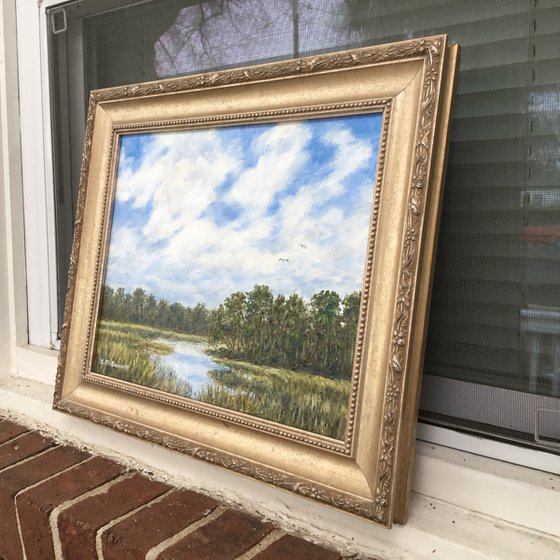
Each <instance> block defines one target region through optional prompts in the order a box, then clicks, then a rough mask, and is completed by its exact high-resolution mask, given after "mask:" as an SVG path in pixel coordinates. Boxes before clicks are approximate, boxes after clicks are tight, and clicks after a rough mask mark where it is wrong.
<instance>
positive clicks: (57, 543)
mask: <svg viewBox="0 0 560 560" xmlns="http://www.w3.org/2000/svg"><path fill="white" fill-rule="evenodd" d="M134 475H135V473H127V474H123V475H121V476H118V477H117V478H114V479H113V480H110V481H109V482H106V483H105V484H103V485H102V486H98V487H97V488H94V489H93V490H90V491H89V492H86V493H85V494H82V495H81V496H78V497H76V498H74V499H72V500H69V501H67V502H64V503H63V504H61V505H59V506H57V507H55V508H54V509H53V510H52V512H51V515H50V518H49V522H50V526H51V534H52V538H53V545H54V556H55V559H56V560H65V559H64V557H63V555H62V542H61V540H60V533H59V531H58V518H59V516H60V514H61V513H62V512H64V511H65V510H67V509H69V508H71V507H72V506H74V505H76V504H78V503H80V502H81V501H83V500H86V499H88V498H91V497H92V496H97V495H99V494H103V493H104V492H107V491H108V490H109V488H111V486H113V485H115V484H117V483H119V482H121V481H123V480H126V479H127V478H131V477H132V476H134Z"/></svg>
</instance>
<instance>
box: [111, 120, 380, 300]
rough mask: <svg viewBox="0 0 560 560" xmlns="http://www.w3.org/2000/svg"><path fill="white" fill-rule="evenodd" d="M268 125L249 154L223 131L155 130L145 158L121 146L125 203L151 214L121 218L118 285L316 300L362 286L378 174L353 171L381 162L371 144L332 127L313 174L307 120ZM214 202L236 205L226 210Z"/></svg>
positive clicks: (120, 189)
mask: <svg viewBox="0 0 560 560" xmlns="http://www.w3.org/2000/svg"><path fill="white" fill-rule="evenodd" d="M343 123H344V121H343ZM261 130H262V132H260V133H257V134H256V135H255V137H254V138H253V141H252V142H251V144H250V146H249V148H248V149H246V151H245V153H244V152H243V151H242V149H241V143H240V141H232V138H233V136H232V135H230V136H228V137H227V141H226V140H225V139H224V138H225V137H224V135H223V134H221V132H220V131H219V130H212V131H196V132H187V133H172V134H169V133H166V134H156V135H155V136H154V138H153V141H152V142H151V143H150V144H149V146H148V147H147V148H146V153H145V155H144V156H143V157H142V158H141V159H142V163H141V164H140V165H139V166H137V167H135V157H134V154H132V153H131V154H126V153H123V158H122V159H121V162H122V163H121V165H122V168H120V170H119V179H118V186H117V197H118V201H120V202H122V203H125V202H126V203H127V204H129V205H130V204H131V205H133V207H134V208H136V210H133V211H131V212H130V216H129V217H130V218H133V217H134V216H135V215H136V214H135V213H138V215H139V214H140V213H143V216H144V218H143V223H138V224H137V223H132V222H134V219H132V220H129V221H131V223H129V224H124V223H119V224H117V225H118V227H117V229H116V231H115V232H114V233H113V235H112V240H111V251H110V260H109V268H110V269H114V270H111V272H110V274H109V277H108V282H109V283H111V285H114V286H115V287H116V286H124V287H127V288H132V287H134V286H136V285H141V286H142V287H145V289H147V290H148V291H151V292H154V293H156V294H157V295H158V297H166V298H167V299H169V300H171V301H182V302H183V303H185V304H188V305H194V304H196V303H198V302H200V301H202V302H205V303H207V304H208V305H209V306H215V305H217V304H219V303H221V301H223V299H224V298H225V297H227V295H229V294H230V293H231V292H233V291H237V290H242V291H246V290H250V289H251V288H252V287H253V286H254V285H255V284H260V283H262V284H268V285H269V286H271V288H272V289H273V291H274V292H275V293H285V294H289V293H292V292H294V291H297V292H298V293H300V294H301V295H303V296H304V297H306V298H309V297H310V296H311V295H312V294H313V293H316V292H317V291H319V290H321V289H334V290H336V291H338V292H339V293H340V294H341V295H344V294H346V293H348V292H349V291H353V290H356V289H359V288H360V283H361V279H362V274H363V264H364V250H365V243H366V237H367V226H368V223H369V213H370V208H369V206H370V203H369V200H370V199H371V190H372V186H373V176H372V177H371V180H369V179H366V180H365V183H364V182H363V181H364V179H363V177H362V176H360V177H361V179H360V180H361V181H362V182H361V183H360V182H357V181H353V182H352V183H349V178H350V177H351V176H352V174H353V173H354V172H356V171H358V170H360V169H363V168H364V166H366V165H367V166H368V168H373V164H372V158H373V157H374V154H373V149H372V147H371V146H370V144H369V142H366V141H364V140H360V139H358V138H357V137H355V136H354V134H352V132H351V130H350V129H349V128H347V127H345V126H343V125H341V126H338V127H336V128H332V129H331V130H330V131H329V132H328V133H327V134H325V135H323V137H322V139H321V140H322V142H323V143H324V144H326V145H328V146H330V149H331V150H332V151H333V155H332V158H331V160H330V163H329V164H328V166H327V167H325V168H323V169H321V170H320V171H321V172H320V173H309V172H308V171H309V169H306V164H307V163H308V162H309V161H310V156H311V151H312V149H313V148H312V143H311V140H312V137H313V128H312V126H310V124H309V123H289V124H282V125H279V126H275V127H263V128H262V129H261ZM234 136H235V135H234ZM316 141H317V138H315V139H314V142H316ZM136 155H137V154H136ZM247 161H251V162H252V163H251V165H250V166H248V165H247V164H246V163H245V162H247ZM306 171H307V173H306ZM296 179H297V181H298V187H297V188H295V187H294V186H293V184H294V183H293V181H294V180H296ZM226 180H227V181H229V183H225V181H226ZM354 191H356V192H354ZM345 193H348V196H345ZM352 193H354V195H356V196H354V198H353V199H355V201H356V203H355V204H354V205H351V204H349V203H348V200H349V199H350V198H351V197H350V194H352ZM364 193H367V196H365V195H364ZM364 199H366V200H368V202H367V203H366V204H364V203H363V200H364ZM274 204H277V206H271V205H274ZM216 205H218V206H219V205H222V206H224V205H225V207H227V208H228V209H229V210H231V209H232V208H234V209H235V210H236V212H232V213H231V214H226V215H227V217H226V218H224V217H222V218H220V217H219V216H218V215H217V214H216V213H213V209H215V208H216ZM272 207H274V211H271V208H272ZM146 216H147V218H146ZM123 225H126V227H123ZM123 278H124V279H125V280H126V285H125V283H124V281H123Z"/></svg>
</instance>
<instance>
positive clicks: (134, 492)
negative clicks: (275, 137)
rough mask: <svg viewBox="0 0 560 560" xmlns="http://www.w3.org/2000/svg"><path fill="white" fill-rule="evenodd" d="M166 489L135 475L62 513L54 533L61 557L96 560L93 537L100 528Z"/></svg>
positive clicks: (168, 487)
mask: <svg viewBox="0 0 560 560" xmlns="http://www.w3.org/2000/svg"><path fill="white" fill-rule="evenodd" d="M170 489H171V487H170V486H168V485H167V484H163V483H162V482H155V481H153V480H149V479H147V478H145V477H142V476H140V475H138V474H136V475H133V476H132V477H130V478H126V479H123V480H121V481H119V482H117V483H116V484H114V485H112V486H110V487H109V488H108V489H107V491H105V492H103V493H100V494H96V495H94V496H91V497H89V498H86V499H85V500H82V501H80V502H78V503H77V504H75V505H73V506H72V507H70V508H68V509H67V510H64V511H62V512H61V513H60V515H59V518H58V529H59V531H60V541H61V544H62V552H63V557H64V558H68V559H79V560H90V559H91V560H97V553H96V549H95V536H96V534H97V531H98V530H99V529H100V528H101V527H103V525H106V524H107V523H108V522H109V521H112V520H113V519H116V518H117V517H120V516H121V515H124V514H125V513H128V512H129V511H132V510H133V509H136V508H138V507H140V506H141V505H143V504H146V503H148V502H149V501H151V500H153V499H154V498H157V497H158V496H160V495H161V494H163V493H165V492H167V491H168V490H170Z"/></svg>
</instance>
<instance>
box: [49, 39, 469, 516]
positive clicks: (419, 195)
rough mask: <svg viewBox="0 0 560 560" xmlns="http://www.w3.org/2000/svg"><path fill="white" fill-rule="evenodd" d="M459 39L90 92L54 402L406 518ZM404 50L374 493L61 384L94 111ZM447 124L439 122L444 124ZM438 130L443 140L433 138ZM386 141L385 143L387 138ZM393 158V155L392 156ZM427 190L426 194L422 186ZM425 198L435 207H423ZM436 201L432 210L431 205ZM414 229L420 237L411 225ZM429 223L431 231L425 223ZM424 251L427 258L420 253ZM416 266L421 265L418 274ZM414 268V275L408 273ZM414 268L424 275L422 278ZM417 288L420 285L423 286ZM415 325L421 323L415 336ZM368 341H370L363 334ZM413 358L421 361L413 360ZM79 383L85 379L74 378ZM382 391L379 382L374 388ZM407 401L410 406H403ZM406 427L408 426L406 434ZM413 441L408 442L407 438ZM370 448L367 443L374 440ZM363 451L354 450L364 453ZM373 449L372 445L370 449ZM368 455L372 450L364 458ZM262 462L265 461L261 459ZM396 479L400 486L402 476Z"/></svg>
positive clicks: (291, 485) (317, 493)
mask: <svg viewBox="0 0 560 560" xmlns="http://www.w3.org/2000/svg"><path fill="white" fill-rule="evenodd" d="M457 53H458V50H457V48H453V49H449V48H447V47H446V37H445V36H438V37H432V38H425V39H418V40H411V41H406V42H403V43H397V44H391V45H381V46H375V47H366V48H363V49H357V50H353V51H344V52H341V53H334V54H328V55H320V56H315V57H308V58H305V59H300V60H293V61H286V62H280V63H273V64H266V65H260V66H256V67H250V68H244V69H238V70H226V71H223V72H216V73H210V74H203V75H199V76H188V77H185V78H176V79H172V80H163V81H160V82H151V83H147V84H138V85H133V86H123V87H117V88H110V89H106V90H98V91H96V92H92V95H91V97H90V103H89V112H88V119H87V122H86V135H85V148H84V158H83V163H82V169H81V173H80V181H81V187H80V194H79V199H78V209H77V219H76V229H75V238H74V243H73V247H72V256H71V261H70V271H69V276H70V282H69V289H68V294H67V300H66V306H65V319H64V323H63V328H62V345H61V351H60V356H59V367H58V370H57V378H56V387H55V398H54V408H56V409H58V410H61V411H65V412H69V413H71V414H74V415H77V416H81V417H83V418H86V419H89V420H91V421H94V422H97V423H100V424H103V425H108V426H111V427H113V428H115V429H118V430H121V431H123V432H126V433H131V434H134V435H136V436H139V437H142V438H144V439H147V440H150V441H152V442H156V443H159V444H161V445H164V446H166V447H168V448H171V449H176V450H180V451H181V452H183V453H186V454H188V455H191V456H194V457H197V458H201V459H204V460H206V461H209V462H212V463H217V464H220V465H222V466H225V467H227V468H229V469H231V470H234V471H236V472H239V473H241V474H245V475H249V476H252V477H254V478H257V479H259V480H262V481H265V482H269V483H272V484H275V485H276V486H279V487H282V488H286V489H289V490H291V491H294V492H297V493H298V494H301V495H304V496H310V497H313V498H315V499H317V500H319V501H322V502H325V503H327V504H330V505H333V506H335V507H338V508H340V509H343V510H346V511H349V512H351V513H354V514H357V515H360V516H362V517H366V518H369V519H372V520H373V521H374V522H376V523H379V524H381V525H385V526H390V525H391V524H392V522H393V521H397V522H404V519H405V516H406V503H407V497H408V481H409V479H410V473H411V465H412V451H411V450H410V445H408V446H403V443H402V442H405V441H406V442H408V443H410V441H411V440H413V438H411V436H410V434H411V433H412V434H413V433H414V429H415V418H414V414H412V415H411V413H410V409H411V407H410V406H407V407H405V406H404V402H403V399H404V395H405V393H406V398H407V400H408V401H409V402H408V405H410V404H411V403H410V400H412V399H414V400H415V403H413V406H412V408H414V410H416V409H417V400H418V392H419V390H418V389H419V379H420V373H421V372H420V369H421V363H422V359H421V357H422V351H423V345H424V344H423V343H424V337H425V328H426V320H425V315H426V313H427V309H428V301H429V287H430V279H431V272H432V269H433V256H434V247H435V234H436V230H437V222H438V216H439V213H438V211H437V208H438V207H439V200H440V198H441V183H442V174H443V169H444V164H445V144H446V135H447V132H446V130H447V122H448V120H449V113H450V99H451V94H452V90H453V75H454V70H455V61H456V59H457ZM407 60H420V61H421V66H422V77H421V81H420V83H419V88H420V90H419V94H418V95H417V97H418V99H417V101H418V107H417V122H416V123H415V132H414V135H413V137H414V140H413V150H412V152H411V153H410V154H409V156H410V157H411V158H412V159H414V162H413V163H412V167H413V172H412V173H411V174H410V177H409V184H408V187H409V190H408V197H407V201H406V208H407V210H406V217H405V218H404V221H405V223H406V229H405V228H403V230H402V231H401V234H402V237H401V240H400V244H399V247H400V249H401V253H400V255H399V263H400V264H399V267H398V268H399V271H398V276H397V277H396V278H395V280H398V287H397V288H396V290H397V291H398V293H399V295H398V297H397V298H396V301H395V304H394V312H393V317H392V320H391V321H390V324H389V322H388V323H387V325H385V330H387V329H388V328H389V327H390V332H391V333H395V336H394V337H393V340H392V343H391V348H390V350H389V357H388V360H387V363H386V374H385V375H386V377H385V384H384V388H383V391H382V394H378V395H377V397H378V399H380V403H379V407H380V409H381V410H382V414H381V416H380V418H378V420H380V424H381V426H380V427H379V432H380V433H379V439H378V449H377V450H376V457H377V463H376V464H375V465H374V466H373V468H372V469H371V472H372V473H373V475H372V474H370V475H369V476H368V477H366V478H367V482H368V484H369V486H370V488H371V496H370V497H364V496H359V495H353V494H352V492H349V491H348V490H347V489H344V488H342V489H340V488H332V487H329V486H328V485H325V484H317V483H316V482H315V481H313V480H309V479H305V478H304V477H301V476H300V477H298V476H297V473H296V475H295V476H294V475H293V473H287V472H283V471H282V470H281V469H278V468H274V467H267V466H262V465H261V464H258V463H256V462H255V461H250V460H249V461H247V460H243V458H240V457H236V456H234V455H232V454H231V453H228V452H223V451H219V450H216V449H213V448H212V447H211V446H209V447H205V446H204V445H198V444H193V443H191V442H188V441H186V440H185V439H184V438H181V437H180V436H174V435H170V434H167V433H164V432H162V431H161V430H158V429H154V428H153V427H150V426H149V425H144V424H139V423H137V422H135V421H134V419H133V418H132V417H130V418H127V417H126V415H124V416H123V415H119V414H112V413H107V412H106V411H103V410H99V409H96V408H95V407H92V406H90V405H88V403H87V402H85V403H84V402H82V401H80V399H72V394H71V393H72V392H73V391H72V390H70V391H68V390H65V388H64V381H65V372H64V370H65V365H66V363H67V357H68V353H69V351H70V352H71V350H69V346H68V341H69V331H70V329H71V328H72V321H73V316H74V312H75V309H74V294H75V291H76V288H77V284H79V280H78V275H79V268H80V258H81V256H80V249H81V239H82V235H83V222H84V215H85V207H86V203H87V202H86V190H87V185H88V177H89V172H90V166H91V158H92V150H93V141H94V139H93V137H94V128H95V127H94V120H95V114H96V108H97V107H98V106H104V104H105V106H109V105H110V104H112V103H115V102H116V103H118V102H119V100H121V99H139V98H151V97H154V96H158V95H167V94H181V93H185V92H189V91H200V90H205V88H206V90H207V91H211V90H212V89H213V88H221V87H232V86H233V87H235V86H238V85H243V84H251V83H254V82H258V81H273V80H285V79H289V78H290V77H297V76H302V75H313V74H318V73H334V72H337V71H340V70H347V69H351V68H363V67H370V66H371V67H376V66H379V65H389V66H390V65H391V64H398V63H400V62H404V61H407ZM442 131H443V132H442ZM436 140H437V142H436ZM383 149H384V148H383ZM388 165H390V166H395V165H396V162H395V161H390V162H389V164H388ZM426 193H427V194H426ZM427 206H429V207H430V208H429V211H427ZM432 206H433V207H435V208H436V211H435V212H434V211H433V208H432ZM426 212H428V221H427V227H426V228H425V229H423V226H424V223H423V220H424V215H425V214H426ZM411 229H412V230H414V231H416V238H415V239H412V237H414V236H410V235H408V234H407V232H410V231H411ZM425 232H427V233H425ZM425 256H428V257H430V258H428V259H427V260H426V259H424V260H421V257H425ZM419 273H420V274H419ZM411 277H412V278H413V281H412V284H411V283H410V281H409V279H410V278H411ZM418 278H419V279H420V280H419V281H417V280H418ZM418 294H419V295H418ZM411 326H415V328H419V330H422V331H423V332H421V333H420V335H417V334H415V336H414V337H412V336H411V330H412V329H411ZM366 344H367V341H366ZM408 363H412V364H413V365H414V368H415V371H411V369H410V368H408V367H407V364H408ZM78 385H80V383H78ZM377 392H378V393H379V391H377ZM405 409H406V410H405ZM403 434H404V435H403ZM404 447H408V448H404ZM370 451H371V450H370ZM358 455H359V453H358V454H357V456H356V457H355V458H354V459H355V461H356V464H358V463H359V457H358ZM365 455H366V456H367V457H369V456H370V453H366V454H365ZM366 460H367V459H366ZM265 464H266V463H265ZM399 485H400V486H399Z"/></svg>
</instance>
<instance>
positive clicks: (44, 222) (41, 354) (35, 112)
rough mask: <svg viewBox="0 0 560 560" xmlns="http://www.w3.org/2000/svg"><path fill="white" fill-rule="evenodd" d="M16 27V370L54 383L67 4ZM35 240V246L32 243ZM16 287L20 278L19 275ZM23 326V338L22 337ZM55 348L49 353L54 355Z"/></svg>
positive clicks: (455, 436)
mask: <svg viewBox="0 0 560 560" xmlns="http://www.w3.org/2000/svg"><path fill="white" fill-rule="evenodd" d="M15 1H16V9H17V28H18V38H17V41H18V43H17V44H18V57H19V58H18V64H19V91H20V115H21V118H20V132H21V164H22V182H23V198H24V215H25V220H24V222H25V226H24V227H25V239H26V240H27V241H28V242H27V244H26V278H25V279H23V278H22V279H20V280H21V281H22V282H23V281H26V283H27V328H28V334H29V345H25V344H20V345H19V346H18V347H17V348H16V352H15V357H14V363H15V368H14V369H15V373H17V374H19V375H22V376H24V377H27V378H30V379H34V380H37V381H42V382H43V383H44V382H47V383H49V384H51V383H53V382H54V376H55V371H56V357H57V352H56V351H54V350H56V348H57V345H58V341H57V340H56V336H57V325H58V316H57V276H56V239H55V208H54V197H53V194H52V193H53V190H54V178H53V171H52V169H53V167H52V163H53V151H52V143H51V113H50V89H49V83H48V80H49V68H48V62H49V61H48V37H47V17H48V16H47V10H48V9H49V8H53V7H56V6H62V5H63V4H64V3H65V2H64V1H63V0H44V1H43V2H42V3H41V2H40V3H39V4H37V3H35V2H32V1H30V0H15ZM30 240H32V243H30V242H29V241H30ZM16 282H17V278H16ZM22 334H23V333H22V332H21V327H20V328H19V339H20V340H21V338H22ZM49 350H50V351H49ZM418 438H419V439H422V440H424V441H427V442H431V443H438V444H441V445H444V446H448V447H452V448H455V449H459V450H462V451H469V452H472V453H477V454H481V455H484V456H486V457H492V458H496V459H500V460H503V461H508V462H513V463H516V464H518V465H522V466H527V467H530V468H534V469H539V470H542V471H547V472H552V473H557V474H560V457H558V456H555V455H552V454H549V453H545V452H541V451H536V450H531V449H522V448H520V447H517V446H514V445H509V444H506V443H498V442H494V441H491V440H489V439H485V438H482V437H477V436H472V435H465V434H461V433H459V432H457V431H455V430H453V429H446V428H440V427H434V426H431V425H428V424H424V423H419V427H418Z"/></svg>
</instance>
